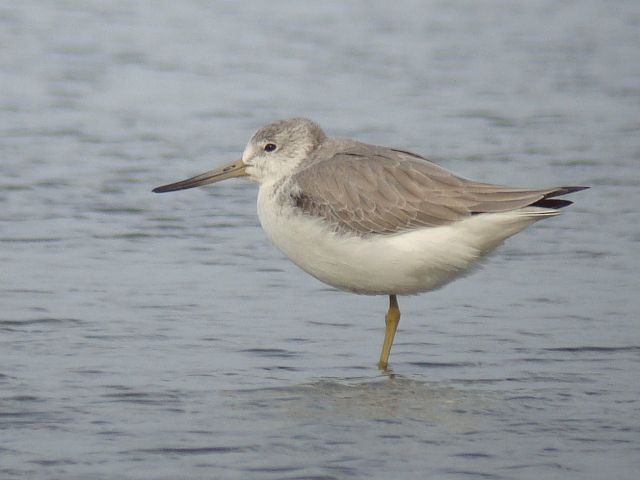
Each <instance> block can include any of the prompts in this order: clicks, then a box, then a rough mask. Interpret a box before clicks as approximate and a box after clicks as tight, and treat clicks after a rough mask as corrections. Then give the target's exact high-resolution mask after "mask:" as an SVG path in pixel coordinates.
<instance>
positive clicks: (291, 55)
mask: <svg viewBox="0 0 640 480" xmlns="http://www.w3.org/2000/svg"><path fill="white" fill-rule="evenodd" d="M0 67H1V69H0V478H1V479H3V480H4V479H18V478H19V479H25V478H29V479H147V478H153V479H178V478H179V479H202V478H212V479H213V478H215V479H343V478H367V479H369V478H375V479H387V478H397V479H415V478H452V479H453V478H455V479H458V478H470V479H474V478H485V479H504V478H522V479H540V478H545V479H567V478H580V479H585V478H586V479H602V478H608V479H632V478H633V479H635V478H637V472H638V471H639V470H640V408H639V407H640V401H639V397H640V380H639V375H638V371H639V370H640V322H639V319H638V316H639V313H640V300H639V298H640V291H639V288H638V284H639V280H640V278H639V277H640V274H639V271H640V255H639V251H638V247H639V245H640V215H639V214H638V208H639V205H640V189H639V187H640V4H638V2H636V1H613V2H605V1H600V2H599V1H563V2H557V1H546V0H536V1H527V2H516V1H513V2H471V1H469V2H445V1H427V2H418V1H413V2H405V1H400V2H365V1H357V2H337V1H327V2H313V3H312V2H296V1H284V2H281V1H276V2H206V1H195V0H192V1H184V2H155V1H139V2H102V1H79V0H66V1H49V2H47V1H33V0H23V1H20V2H8V1H7V2H2V3H1V4H0ZM294 115H304V116H308V117H311V118H313V119H314V120H316V121H318V122H320V123H321V124H322V125H323V126H324V127H325V129H326V130H327V132H328V133H329V134H331V135H337V136H348V137H356V138H358V139H360V140H363V141H369V142H373V143H379V144H388V145H394V146H397V147H401V148H405V149H409V150H412V151H415V152H418V153H422V154H425V155H427V156H429V157H430V158H432V159H433V160H435V161H437V162H438V163H440V164H442V165H443V166H445V167H447V168H450V169H452V170H454V171H456V172H457V173H459V174H461V175H463V176H466V177H469V178H474V179H478V180H484V181H490V182H495V183H507V184H516V185H532V186H544V185H554V184H578V185H582V184H585V185H591V186H592V187H593V188H592V189H591V190H588V191H586V192H581V193H578V194H575V195H573V196H572V199H573V200H575V202H576V203H575V205H573V206H572V207H570V208H569V209H567V210H566V212H565V214H564V215H562V216H561V217H558V218H554V219H550V220H545V221H544V222H541V223H539V224H538V225H536V226H534V227H532V228H531V229H529V230H528V231H526V232H524V233H522V234H520V235H518V236H517V237H515V238H513V239H510V240H509V241H508V242H507V243H506V244H505V245H504V246H503V247H502V248H501V249H500V250H499V251H498V252H497V253H496V254H495V255H494V256H493V257H492V258H490V259H489V261H488V262H487V265H486V267H485V268H483V269H482V270H481V271H479V272H477V273H475V274H474V275H471V276H469V277H467V278H464V279H461V280H459V281H457V282H455V283H453V284H451V285H449V286H447V287H446V288H444V289H442V290H440V291H437V292H433V293H429V294H424V295H420V296H415V297H410V298H401V299H400V306H401V309H402V312H403V317H402V321H401V324H400V329H399V332H398V335H397V337H396V344H395V346H394V350H393V352H392V356H391V366H392V368H393V372H394V374H393V375H384V374H381V373H380V372H378V370H377V369H376V366H375V362H376V359H377V356H378V353H379V348H380V344H381V341H382V335H383V314H384V311H385V309H386V306H387V299H386V298H384V297H364V296H356V295H351V294H346V293H342V292H338V291H335V290H333V289H331V288H328V287H326V286H324V285H322V284H321V283H319V282H318V281H316V280H315V279H313V278H311V277H309V276H307V275H306V274H304V273H303V272H301V271H300V270H298V269H297V268H296V267H295V266H293V265H292V264H291V263H289V262H288V260H286V259H285V258H284V257H283V256H282V255H281V254H280V253H279V252H278V251H277V250H276V249H275V248H274V247H273V246H271V245H270V244H269V243H268V242H267V241H266V239H265V237H264V235H263V233H262V231H261V229H260V227H259V225H258V221H257V218H256V214H255V198H256V188H255V185H252V184H250V183H248V182H243V181H239V180H237V181H228V182H225V183H223V184H219V185H215V186H212V187H210V188H206V189H198V190H189V191H186V192H180V193H174V194H167V195H154V194H151V193H150V190H151V188H152V187H154V186H157V185H160V184H163V183H167V182H170V181H175V180H180V179H182V178H185V177H187V176H190V175H193V174H196V173H200V172H201V171H204V170H208V169H210V168H213V167H214V166H216V165H218V164H220V163H222V162H226V161H229V160H233V159H236V158H238V156H239V155H240V153H241V152H242V149H243V148H244V145H245V143H246V141H247V140H248V138H249V137H250V135H251V134H252V132H253V131H254V130H255V129H256V128H258V127H259V126H261V125H262V124H264V123H266V122H268V121H271V120H273V119H277V118H282V117H290V116H294Z"/></svg>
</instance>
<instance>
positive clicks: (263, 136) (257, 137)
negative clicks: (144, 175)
mask: <svg viewBox="0 0 640 480" xmlns="http://www.w3.org/2000/svg"><path fill="white" fill-rule="evenodd" d="M326 138H327V137H326V135H325V134H324V132H323V131H322V129H321V128H320V126H319V125H318V124H316V123H314V122H312V121H311V120H307V119H306V118H290V119H287V120H278V121H275V122H273V123H270V124H268V125H265V126H264V127H262V128H260V129H259V130H258V131H257V132H256V133H255V134H254V135H253V137H251V140H249V143H248V144H247V146H246V147H245V149H244V153H243V154H242V158H241V159H240V160H236V161H233V162H231V163H228V164H226V165H222V166H221V167H218V168H216V169H215V170H211V171H209V172H205V173H203V174H201V175H197V176H195V177H192V178H188V179H186V180H182V181H180V182H176V183H171V184H169V185H163V186H161V187H157V188H154V189H153V191H154V192H156V193H162V192H172V191H175V190H184V189H187V188H193V187H199V186H202V185H206V184H208V183H214V182H219V181H221V180H225V179H227V178H232V177H249V179H250V180H253V181H255V182H258V183H268V182H273V181H277V180H279V179H281V178H282V177H284V176H286V175H290V174H291V172H293V170H294V169H295V168H296V167H297V166H298V165H299V164H300V162H302V161H303V160H304V159H305V158H307V157H308V156H309V155H310V154H311V153H312V152H313V151H314V150H315V149H316V148H318V146H320V144H321V143H322V142H324V141H325V139H326Z"/></svg>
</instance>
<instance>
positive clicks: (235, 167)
mask: <svg viewBox="0 0 640 480" xmlns="http://www.w3.org/2000/svg"><path fill="white" fill-rule="evenodd" d="M246 168H247V166H246V165H245V164H244V162H243V161H242V160H236V161H234V162H231V163H227V164H226V165H222V166H221V167H219V168H216V169H215V170H210V171H208V172H205V173H202V174H200V175H196V176H195V177H191V178H187V179H186V180H182V181H180V182H175V183H170V184H168V185H162V186H161V187H156V188H154V189H153V190H152V192H155V193H164V192H175V191H176V190H185V189H187V188H193V187H200V186H202V185H207V184H208V183H215V182H220V181H222V180H226V179H227V178H233V177H244V176H246V175H247V172H246Z"/></svg>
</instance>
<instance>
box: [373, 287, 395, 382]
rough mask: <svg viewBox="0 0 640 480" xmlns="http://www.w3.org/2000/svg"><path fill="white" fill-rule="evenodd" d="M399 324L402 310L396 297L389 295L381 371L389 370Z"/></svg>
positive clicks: (379, 365)
mask: <svg viewBox="0 0 640 480" xmlns="http://www.w3.org/2000/svg"><path fill="white" fill-rule="evenodd" d="M399 322H400V309H399V308H398V299H397V298H396V296H395V295H389V311H388V312H387V315H386V316H385V317H384V323H385V331H384V343H383V344H382V352H381V353H380V361H379V362H378V368H379V369H380V370H386V369H387V365H388V363H389V352H391V345H392V344H393V337H394V336H395V334H396V330H397V328H398V323H399Z"/></svg>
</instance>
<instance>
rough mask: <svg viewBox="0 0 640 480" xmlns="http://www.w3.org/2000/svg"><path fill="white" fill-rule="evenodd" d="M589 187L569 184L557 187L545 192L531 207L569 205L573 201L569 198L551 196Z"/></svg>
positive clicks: (560, 206)
mask: <svg viewBox="0 0 640 480" xmlns="http://www.w3.org/2000/svg"><path fill="white" fill-rule="evenodd" d="M587 188H590V187H584V186H571V187H558V188H557V189H555V190H553V191H551V192H549V193H547V194H546V195H545V196H544V197H543V198H541V199H540V200H538V201H537V202H534V203H532V204H531V206H532V207H544V208H556V209H557V208H564V207H568V206H569V205H571V204H572V203H573V202H572V201H570V200H564V199H557V198H553V197H561V196H563V195H568V194H569V193H573V192H579V191H580V190H586V189H587Z"/></svg>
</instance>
